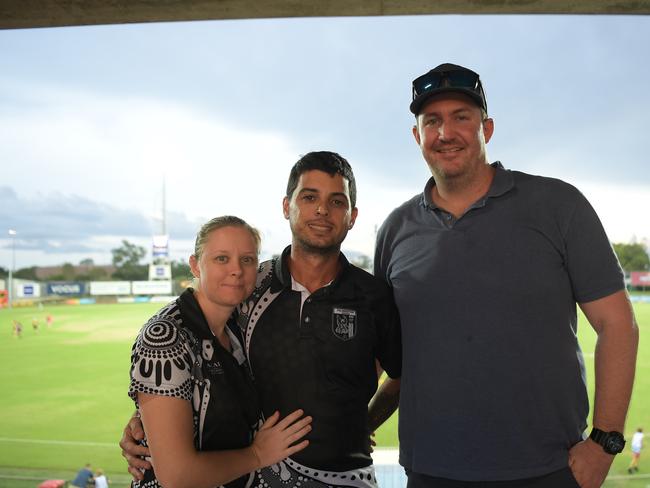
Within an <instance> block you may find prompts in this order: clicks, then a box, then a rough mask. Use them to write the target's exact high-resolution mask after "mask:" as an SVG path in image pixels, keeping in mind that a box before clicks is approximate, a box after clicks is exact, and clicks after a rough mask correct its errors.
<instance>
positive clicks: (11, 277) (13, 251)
mask: <svg viewBox="0 0 650 488" xmlns="http://www.w3.org/2000/svg"><path fill="white" fill-rule="evenodd" d="M9 237H10V239H11V266H10V267H9V296H8V299H9V301H8V305H9V308H12V307H13V302H14V268H15V267H16V231H15V230H14V229H9Z"/></svg>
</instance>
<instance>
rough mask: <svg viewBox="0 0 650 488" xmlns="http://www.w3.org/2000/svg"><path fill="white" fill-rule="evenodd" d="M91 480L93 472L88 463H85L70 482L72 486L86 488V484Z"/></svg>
mask: <svg viewBox="0 0 650 488" xmlns="http://www.w3.org/2000/svg"><path fill="white" fill-rule="evenodd" d="M92 482H93V472H92V470H91V469H90V463H87V464H86V465H85V466H84V467H83V468H81V469H80V470H79V472H78V473H77V476H75V478H74V479H73V480H72V481H71V482H70V486H71V487H74V488H88V484H89V483H92Z"/></svg>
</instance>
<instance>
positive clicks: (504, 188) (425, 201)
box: [420, 161, 515, 210]
mask: <svg viewBox="0 0 650 488" xmlns="http://www.w3.org/2000/svg"><path fill="white" fill-rule="evenodd" d="M490 166H492V167H493V168H494V169H495V172H494V178H493V179H492V183H491V184H490V188H489V189H488V191H487V193H486V194H485V195H484V196H483V197H481V198H479V200H478V202H477V204H478V203H479V202H482V203H483V204H485V201H486V200H487V199H488V198H493V197H500V196H501V195H503V194H505V193H508V192H509V191H510V190H511V189H512V188H514V186H515V180H514V177H513V176H512V173H511V172H510V170H507V169H505V168H504V167H503V164H501V161H495V162H494V163H492V164H491V165H490ZM435 184H436V180H434V179H433V176H432V177H431V178H429V180H428V181H427V184H426V185H425V186H424V192H422V195H421V198H420V204H421V205H422V206H423V207H425V208H429V209H431V210H435V209H437V208H438V206H437V205H436V204H435V203H434V202H433V200H432V198H431V189H432V188H433V187H434V186H435Z"/></svg>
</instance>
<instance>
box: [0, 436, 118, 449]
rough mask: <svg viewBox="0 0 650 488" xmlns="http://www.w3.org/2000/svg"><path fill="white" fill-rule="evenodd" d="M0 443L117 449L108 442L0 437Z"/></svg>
mask: <svg viewBox="0 0 650 488" xmlns="http://www.w3.org/2000/svg"><path fill="white" fill-rule="evenodd" d="M0 442H21V443H23V444H56V445H64V446H65V445H68V446H92V447H115V448H117V447H118V445H117V442H116V443H115V444H111V443H108V442H85V441H55V440H48V439H17V438H12V437H0Z"/></svg>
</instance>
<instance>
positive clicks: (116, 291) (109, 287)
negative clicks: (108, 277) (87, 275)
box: [90, 281, 131, 295]
mask: <svg viewBox="0 0 650 488" xmlns="http://www.w3.org/2000/svg"><path fill="white" fill-rule="evenodd" d="M90 294H91V295H130V294H131V282H130V281H91V282H90Z"/></svg>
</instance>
